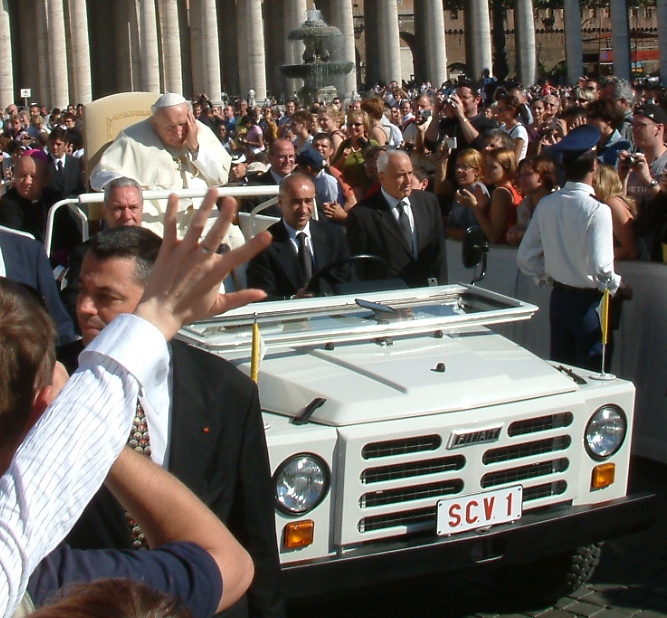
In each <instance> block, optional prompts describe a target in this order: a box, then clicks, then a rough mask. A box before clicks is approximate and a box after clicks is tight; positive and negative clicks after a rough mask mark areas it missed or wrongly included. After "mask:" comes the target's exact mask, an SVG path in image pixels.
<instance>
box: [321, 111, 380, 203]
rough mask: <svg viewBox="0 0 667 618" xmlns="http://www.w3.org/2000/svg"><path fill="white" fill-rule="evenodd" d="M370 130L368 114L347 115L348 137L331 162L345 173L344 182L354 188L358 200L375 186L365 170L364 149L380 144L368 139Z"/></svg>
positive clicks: (353, 113)
mask: <svg viewBox="0 0 667 618" xmlns="http://www.w3.org/2000/svg"><path fill="white" fill-rule="evenodd" d="M370 130H371V126H370V118H369V117H368V114H366V112H362V111H352V112H350V113H349V114H348V115H347V134H348V137H347V138H346V139H344V140H343V141H342V142H341V144H340V146H339V147H338V150H337V151H336V154H335V155H334V156H333V159H332V160H331V164H332V165H333V166H334V167H336V168H338V169H339V170H340V171H341V172H342V173H343V180H345V182H347V184H349V185H350V186H351V187H352V190H353V191H354V194H355V196H356V197H357V199H358V200H360V199H362V197H363V196H364V194H365V193H366V191H368V189H369V188H370V187H371V185H372V184H373V183H372V180H371V179H370V178H369V177H368V174H367V173H366V170H365V169H364V149H366V148H367V147H368V146H379V144H378V143H377V142H376V141H375V140H373V139H369V138H368V136H369V134H370Z"/></svg>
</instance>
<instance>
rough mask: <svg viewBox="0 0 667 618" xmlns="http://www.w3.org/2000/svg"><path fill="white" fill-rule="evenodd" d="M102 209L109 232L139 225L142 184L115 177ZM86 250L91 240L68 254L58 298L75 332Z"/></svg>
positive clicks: (109, 184) (106, 187)
mask: <svg viewBox="0 0 667 618" xmlns="http://www.w3.org/2000/svg"><path fill="white" fill-rule="evenodd" d="M102 208H103V213H104V214H103V216H104V223H105V225H106V227H107V228H108V229H111V228H114V227H119V226H121V225H128V226H132V225H141V218H142V215H143V212H144V198H143V195H142V193H141V185H140V184H139V183H138V182H137V181H136V180H134V179H133V178H126V177H125V176H119V177H118V178H114V179H113V180H111V181H110V182H108V183H107V184H106V185H105V187H104V202H103V203H102ZM88 247H90V239H88V240H86V241H84V242H82V243H80V244H78V245H77V246H76V247H74V248H73V249H72V250H71V251H70V252H69V259H68V262H67V270H66V271H65V276H64V277H63V282H62V285H61V288H60V297H61V298H62V301H63V303H64V305H65V309H67V312H68V313H69V314H70V316H71V318H72V320H74V324H75V328H76V329H77V332H78V323H77V318H76V303H77V300H78V298H79V276H80V274H81V265H82V264H83V258H84V257H85V256H86V253H88Z"/></svg>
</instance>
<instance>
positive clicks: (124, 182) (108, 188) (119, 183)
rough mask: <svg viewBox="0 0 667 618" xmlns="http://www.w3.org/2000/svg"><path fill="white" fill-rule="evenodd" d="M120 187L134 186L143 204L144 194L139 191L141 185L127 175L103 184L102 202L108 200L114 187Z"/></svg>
mask: <svg viewBox="0 0 667 618" xmlns="http://www.w3.org/2000/svg"><path fill="white" fill-rule="evenodd" d="M121 187H134V188H135V189H136V190H137V191H138V192H139V197H141V203H142V204H143V202H144V196H143V195H142V193H141V185H140V184H139V183H138V182H137V181H136V180H135V179H134V178H128V177H127V176H120V177H118V178H114V179H113V180H112V181H110V182H108V183H107V184H106V185H104V203H105V204H106V203H107V202H108V201H109V198H110V197H111V193H112V192H113V191H114V189H120V188H121Z"/></svg>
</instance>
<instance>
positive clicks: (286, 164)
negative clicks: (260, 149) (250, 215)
mask: <svg viewBox="0 0 667 618" xmlns="http://www.w3.org/2000/svg"><path fill="white" fill-rule="evenodd" d="M295 160H296V152H295V150H294V144H293V143H292V142H290V141H289V140H288V139H283V138H280V139H277V140H275V141H274V142H273V143H272V144H271V146H270V147H269V163H270V164H271V167H269V169H268V170H266V172H264V173H263V174H257V175H256V176H254V177H253V178H252V181H251V183H250V184H251V185H279V184H280V183H281V181H282V179H283V178H285V177H286V176H288V175H289V174H291V173H292V172H293V171H294V166H295ZM265 199H266V198H249V199H244V200H241V206H240V209H241V210H244V211H246V212H250V211H251V210H252V209H253V208H254V207H255V206H256V205H257V204H259V203H261V202H263V201H265ZM262 214H263V215H270V216H272V217H280V216H281V214H282V213H281V212H280V208H278V206H269V207H268V208H267V209H266V210H264V211H262Z"/></svg>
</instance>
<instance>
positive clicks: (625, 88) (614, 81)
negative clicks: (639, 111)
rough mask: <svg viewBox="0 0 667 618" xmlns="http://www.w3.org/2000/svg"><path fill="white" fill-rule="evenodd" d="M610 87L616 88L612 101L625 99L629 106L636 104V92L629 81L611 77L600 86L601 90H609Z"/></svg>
mask: <svg viewBox="0 0 667 618" xmlns="http://www.w3.org/2000/svg"><path fill="white" fill-rule="evenodd" d="M609 86H613V88H614V91H613V93H612V96H611V98H612V99H615V100H617V101H618V100H619V99H623V100H625V102H626V103H627V104H628V105H629V106H632V105H634V104H635V91H634V90H633V89H632V85H631V84H630V82H629V81H628V80H627V79H623V78H622V77H616V76H615V75H611V76H609V77H607V78H606V79H605V80H604V81H603V82H602V84H601V85H600V87H601V88H608V87H609Z"/></svg>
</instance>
